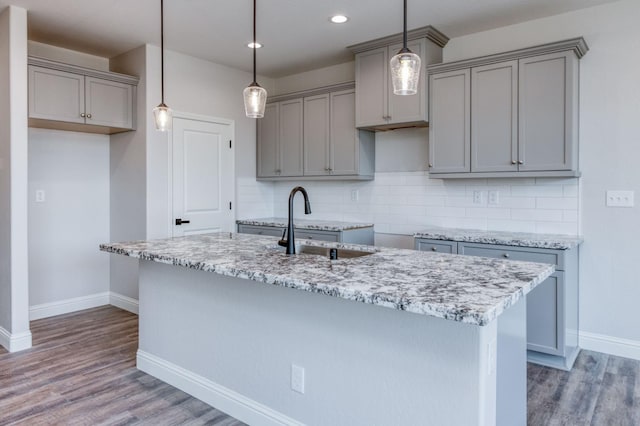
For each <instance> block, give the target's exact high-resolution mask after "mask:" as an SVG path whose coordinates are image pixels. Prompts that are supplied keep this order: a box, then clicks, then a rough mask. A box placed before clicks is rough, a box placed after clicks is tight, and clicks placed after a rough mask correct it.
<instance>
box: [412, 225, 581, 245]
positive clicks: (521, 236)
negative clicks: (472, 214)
mask: <svg viewBox="0 0 640 426" xmlns="http://www.w3.org/2000/svg"><path fill="white" fill-rule="evenodd" d="M414 237H415V238H427V239H430V240H446V241H460V242H467V243H482V244H500V245H505V246H515V247H531V248H542V249H555V250H569V249H572V248H574V247H577V246H578V245H580V244H581V243H582V241H583V239H582V237H580V236H571V235H555V234H531V233H525V232H505V231H481V230H477V229H462V228H439V227H431V228H427V229H424V230H422V231H420V232H416V233H415V234H414Z"/></svg>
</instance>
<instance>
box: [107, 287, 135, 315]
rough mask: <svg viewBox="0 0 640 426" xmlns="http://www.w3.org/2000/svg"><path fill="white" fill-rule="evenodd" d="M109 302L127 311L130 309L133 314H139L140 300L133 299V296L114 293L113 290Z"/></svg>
mask: <svg viewBox="0 0 640 426" xmlns="http://www.w3.org/2000/svg"><path fill="white" fill-rule="evenodd" d="M109 304H110V305H113V306H115V307H116V308H120V309H123V310H125V311H129V312H131V313H132V314H136V315H138V307H139V304H138V301H137V300H136V299H132V298H131V297H127V296H124V295H122V294H119V293H114V292H113V291H112V292H110V293H109Z"/></svg>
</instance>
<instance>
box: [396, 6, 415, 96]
mask: <svg viewBox="0 0 640 426" xmlns="http://www.w3.org/2000/svg"><path fill="white" fill-rule="evenodd" d="M390 65H391V81H392V82H393V94H394V95H415V94H416V93H418V81H419V80H420V56H418V55H416V54H415V53H413V52H412V51H411V50H409V48H407V0H404V32H403V33H402V49H400V51H399V52H398V54H397V55H395V56H394V57H393V58H391V61H390Z"/></svg>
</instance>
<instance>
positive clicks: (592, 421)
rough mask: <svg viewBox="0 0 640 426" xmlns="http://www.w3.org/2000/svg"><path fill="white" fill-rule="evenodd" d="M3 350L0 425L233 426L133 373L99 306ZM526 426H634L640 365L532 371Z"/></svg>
mask: <svg viewBox="0 0 640 426" xmlns="http://www.w3.org/2000/svg"><path fill="white" fill-rule="evenodd" d="M31 331H32V333H33V348H32V349H30V350H28V351H23V352H18V353H14V354H9V353H7V351H6V350H4V348H2V347H0V425H29V426H31V425H163V426H164V425H220V426H223V425H224V426H239V425H243V423H242V422H240V421H238V420H235V419H233V418H231V417H229V416H227V415H226V414H224V413H222V412H221V411H219V410H216V409H215V408H212V407H210V406H208V405H206V404H205V403H203V402H201V401H199V400H197V399H195V398H192V397H190V396H189V395H187V394H185V393H184V392H182V391H179V390H177V389H175V388H173V387H172V386H170V385H168V384H166V383H163V382H161V381H159V380H157V379H155V378H153V377H151V376H149V375H147V374H145V373H142V372H141V371H138V370H137V369H136V368H135V353H136V350H137V347H138V317H137V316H136V315H133V314H131V313H128V312H125V311H122V310H120V309H117V308H114V307H111V306H106V307H101V308H96V309H90V310H87V311H82V312H77V313H73V314H68V315H61V316H58V317H53V318H47V319H43V320H38V321H32V322H31ZM527 375H528V393H529V399H528V424H529V425H530V426H549V425H551V426H556V425H557V426H559V425H566V426H583V425H585V426H586V425H589V426H601V425H603V426H604V425H606V426H640V361H634V360H629V359H625V358H620V357H615V356H610V355H605V354H601V353H596V352H589V351H582V353H581V354H580V356H579V357H578V360H577V361H576V365H575V366H574V368H573V370H572V371H571V372H566V371H560V370H555V369H552V368H545V367H540V366H537V365H533V364H529V366H528V371H527Z"/></svg>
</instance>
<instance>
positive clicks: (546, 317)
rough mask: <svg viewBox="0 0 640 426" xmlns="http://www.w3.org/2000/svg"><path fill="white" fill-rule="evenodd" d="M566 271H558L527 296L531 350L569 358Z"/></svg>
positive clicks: (528, 339)
mask: <svg viewBox="0 0 640 426" xmlns="http://www.w3.org/2000/svg"><path fill="white" fill-rule="evenodd" d="M564 306H565V302H564V272H562V271H556V272H554V273H553V274H552V275H551V276H550V277H549V278H547V279H546V280H545V281H543V282H542V283H540V284H539V285H538V286H537V287H536V288H534V289H533V290H532V291H531V293H529V294H528V295H527V349H529V350H533V351H536V352H543V353H547V354H550V355H560V356H563V355H565V344H564V335H565V333H564V328H565V313H564Z"/></svg>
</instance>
